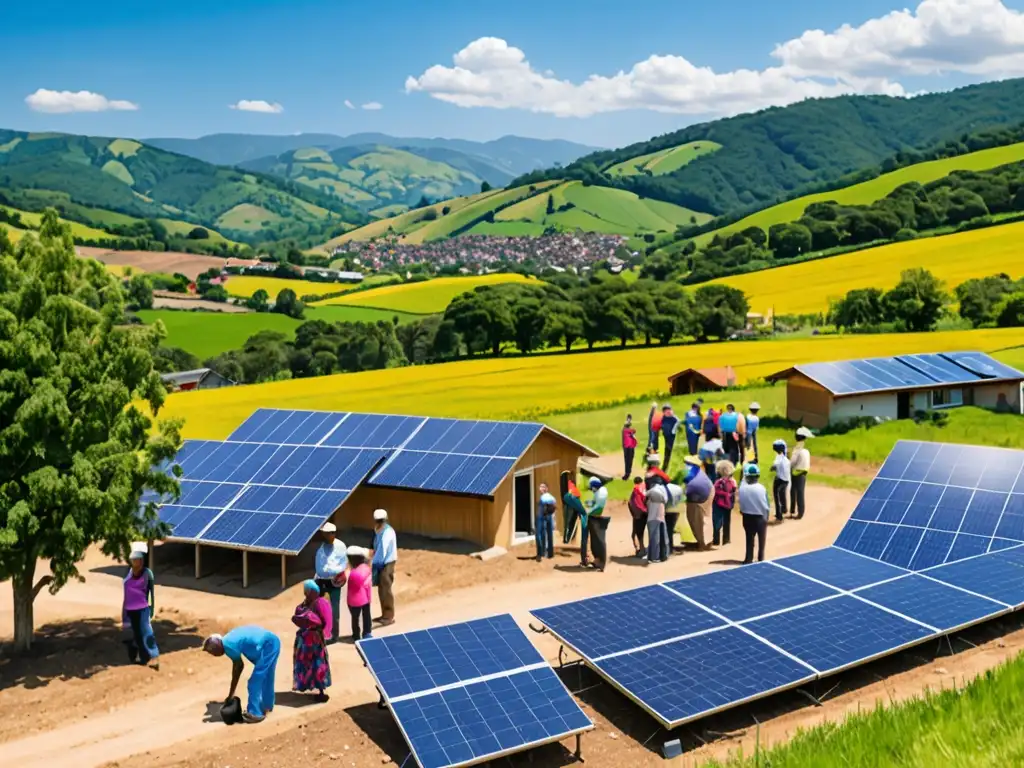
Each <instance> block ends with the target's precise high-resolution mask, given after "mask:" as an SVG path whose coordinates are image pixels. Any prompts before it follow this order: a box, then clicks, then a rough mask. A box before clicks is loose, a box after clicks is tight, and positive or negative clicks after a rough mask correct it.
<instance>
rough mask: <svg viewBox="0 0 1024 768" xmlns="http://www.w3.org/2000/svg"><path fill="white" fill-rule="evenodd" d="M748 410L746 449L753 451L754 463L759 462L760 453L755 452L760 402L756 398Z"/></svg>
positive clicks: (759, 420) (759, 423) (759, 421)
mask: <svg viewBox="0 0 1024 768" xmlns="http://www.w3.org/2000/svg"><path fill="white" fill-rule="evenodd" d="M749 410H750V412H749V413H748V414H747V450H748V451H753V452H754V458H753V459H751V461H753V462H754V463H755V464H760V463H761V462H760V461H759V459H760V458H761V455H760V454H759V453H758V452H757V428H758V427H760V426H761V417H760V415H759V414H760V412H761V404H760V403H759V402H757V401H756V400H755V401H754V402H752V403H751V404H750V407H749Z"/></svg>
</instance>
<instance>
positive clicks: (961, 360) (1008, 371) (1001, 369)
mask: <svg viewBox="0 0 1024 768" xmlns="http://www.w3.org/2000/svg"><path fill="white" fill-rule="evenodd" d="M942 356H943V357H945V358H946V359H948V360H952V361H953V362H954V363H956V364H957V365H960V366H962V367H964V368H966V369H967V370H968V371H971V372H972V373H975V374H977V375H978V376H983V377H985V378H988V379H1024V373H1021V372H1020V371H1018V370H1017V369H1016V368H1011V367H1010V366H1008V365H1003V364H1002V363H1000V362H999V361H998V360H996V359H995V358H992V357H989V356H988V355H986V354H983V353H981V352H944V353H942Z"/></svg>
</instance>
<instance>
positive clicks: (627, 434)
mask: <svg viewBox="0 0 1024 768" xmlns="http://www.w3.org/2000/svg"><path fill="white" fill-rule="evenodd" d="M635 455H636V429H635V428H634V427H633V415H632V414H630V413H627V414H626V423H625V425H624V426H623V427H622V460H623V463H624V464H625V466H626V471H625V472H623V473H622V479H623V480H629V475H630V473H631V472H632V471H633V457H634V456H635Z"/></svg>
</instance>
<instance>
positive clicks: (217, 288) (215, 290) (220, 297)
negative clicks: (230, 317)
mask: <svg viewBox="0 0 1024 768" xmlns="http://www.w3.org/2000/svg"><path fill="white" fill-rule="evenodd" d="M201 295H202V297H203V298H204V299H206V300H207V301H219V302H226V301H227V300H228V292H227V289H226V288H225V287H224V286H223V285H209V286H208V287H207V288H206V290H205V291H203V292H202V294H201Z"/></svg>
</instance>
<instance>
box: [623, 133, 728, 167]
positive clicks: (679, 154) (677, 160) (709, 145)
mask: <svg viewBox="0 0 1024 768" xmlns="http://www.w3.org/2000/svg"><path fill="white" fill-rule="evenodd" d="M721 148H722V145H721V144H716V143H715V142H713V141H691V142H689V143H688V144H679V145H678V146H675V147H669V148H668V149H662V150H660V151H658V152H651V153H649V154H646V155H639V156H637V157H631V158H630V159H629V160H624V161H623V162H621V163H616V164H615V165H612V166H609V167H608V168H606V169H605V171H604V172H605V173H606V174H607V175H608V176H637V175H639V174H641V173H650V174H651V175H653V176H662V175H664V174H666V173H672V172H673V171H678V170H679V169H680V168H682V167H683V166H684V165H686V164H688V163H691V162H693V161H694V160H696V159H697V158H698V157H700V156H701V155H707V154H710V153H711V152H715V151H717V150H719V149H721Z"/></svg>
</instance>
